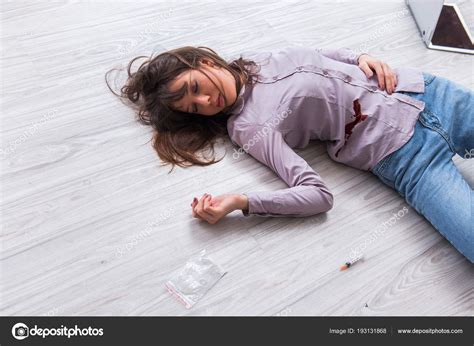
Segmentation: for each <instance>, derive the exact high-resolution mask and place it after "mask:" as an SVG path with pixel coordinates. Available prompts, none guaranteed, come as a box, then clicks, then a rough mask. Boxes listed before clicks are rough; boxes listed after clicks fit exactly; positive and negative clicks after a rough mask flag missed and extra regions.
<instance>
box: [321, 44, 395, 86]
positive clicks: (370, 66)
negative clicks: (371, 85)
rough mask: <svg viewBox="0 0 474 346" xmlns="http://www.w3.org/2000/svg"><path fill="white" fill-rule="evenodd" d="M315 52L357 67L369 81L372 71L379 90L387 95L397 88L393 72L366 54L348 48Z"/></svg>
mask: <svg viewBox="0 0 474 346" xmlns="http://www.w3.org/2000/svg"><path fill="white" fill-rule="evenodd" d="M316 52H318V53H320V54H322V55H324V56H325V57H327V58H330V59H333V60H337V61H340V62H344V63H346V64H353V65H357V66H359V68H360V69H361V70H362V71H363V72H364V73H365V75H366V76H367V78H369V79H370V78H371V77H372V76H373V72H372V71H374V72H375V74H376V75H377V80H378V84H379V88H380V89H381V90H387V93H388V94H391V93H392V92H393V91H394V90H395V87H396V86H397V75H396V74H395V72H394V71H393V70H392V69H391V68H390V67H389V66H388V65H387V64H386V63H384V62H383V61H381V60H379V59H376V58H374V57H372V56H370V55H369V54H368V53H355V52H354V51H352V50H351V49H349V48H316Z"/></svg>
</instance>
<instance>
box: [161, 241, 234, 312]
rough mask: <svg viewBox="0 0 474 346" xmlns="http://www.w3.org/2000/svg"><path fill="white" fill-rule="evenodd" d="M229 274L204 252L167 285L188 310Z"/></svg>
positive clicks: (175, 275)
mask: <svg viewBox="0 0 474 346" xmlns="http://www.w3.org/2000/svg"><path fill="white" fill-rule="evenodd" d="M226 273H227V272H226V271H224V270H223V269H222V268H221V267H220V266H219V265H217V264H216V263H214V262H213V261H212V260H211V259H210V258H209V257H208V256H207V254H206V250H202V251H201V252H200V253H199V255H198V256H195V257H192V258H190V259H189V260H188V261H187V262H186V264H185V265H184V267H183V268H182V269H181V270H179V271H178V272H176V273H175V274H174V275H173V276H172V277H171V278H170V279H169V280H168V281H166V283H165V287H166V288H167V290H168V291H169V292H170V293H171V294H172V295H173V296H174V297H175V298H177V299H178V300H179V301H180V302H181V303H183V304H184V306H185V307H186V308H187V309H190V308H192V307H193V305H194V304H196V303H197V302H198V301H199V299H201V298H202V296H204V294H206V292H207V291H209V289H210V288H211V287H212V286H214V285H215V284H216V283H217V281H219V280H220V279H221V278H222V277H223V276H224V275H225V274H226Z"/></svg>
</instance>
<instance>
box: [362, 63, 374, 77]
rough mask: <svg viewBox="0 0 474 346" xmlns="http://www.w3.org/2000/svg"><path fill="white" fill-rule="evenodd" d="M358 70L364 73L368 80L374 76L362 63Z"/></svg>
mask: <svg viewBox="0 0 474 346" xmlns="http://www.w3.org/2000/svg"><path fill="white" fill-rule="evenodd" d="M359 68H360V69H361V70H362V71H363V72H364V73H365V75H366V76H367V78H370V77H372V76H373V75H374V73H373V72H372V70H371V69H370V67H369V65H368V64H367V63H366V62H365V61H364V62H362V63H361V64H360V65H359Z"/></svg>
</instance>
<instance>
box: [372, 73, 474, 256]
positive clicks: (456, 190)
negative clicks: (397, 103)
mask: <svg viewBox="0 0 474 346" xmlns="http://www.w3.org/2000/svg"><path fill="white" fill-rule="evenodd" d="M423 77H424V81H425V92H424V93H412V92H403V93H404V94H406V95H408V96H410V97H413V98H416V99H418V100H421V101H424V102H425V109H424V110H423V111H422V112H421V113H420V116H419V118H418V121H417V122H416V126H415V132H414V134H413V136H412V137H411V138H410V140H409V141H408V142H407V143H406V144H405V145H403V146H402V147H401V148H399V149H398V150H396V151H394V152H393V153H391V154H389V155H388V156H386V157H384V158H383V159H382V160H381V161H379V162H378V163H377V164H376V165H375V166H374V167H372V169H371V172H372V173H374V174H375V175H376V176H377V177H378V178H379V179H380V180H381V181H382V182H384V183H385V184H387V185H388V186H390V187H392V188H393V189H395V190H396V191H397V192H398V193H399V194H400V195H401V196H402V197H404V198H405V199H406V201H407V202H408V204H409V205H411V206H412V207H413V208H414V209H415V210H416V211H417V212H418V213H420V214H421V215H423V216H424V217H425V218H426V219H427V220H428V221H429V222H430V223H431V224H432V225H433V227H434V228H435V229H436V230H437V231H438V232H439V233H441V234H442V235H443V236H444V237H445V238H446V239H447V240H448V241H449V242H450V243H451V244H452V245H453V246H454V247H455V248H456V249H457V250H458V251H459V252H460V253H462V254H463V255H464V256H465V257H467V259H468V260H469V261H471V262H472V263H474V230H473V228H474V220H473V211H474V205H473V202H474V192H473V190H472V188H471V187H470V186H469V185H468V183H467V182H466V181H465V180H464V178H463V176H462V175H461V174H460V172H459V171H458V169H457V168H456V166H455V165H454V162H453V161H452V158H453V156H454V155H455V154H458V155H460V156H461V157H463V158H465V159H468V158H472V157H473V156H474V93H473V92H472V91H471V90H469V89H467V88H465V87H463V86H461V85H459V84H456V83H454V82H452V81H450V80H448V79H445V78H442V77H440V76H435V75H432V74H429V73H423ZM471 172H472V171H471Z"/></svg>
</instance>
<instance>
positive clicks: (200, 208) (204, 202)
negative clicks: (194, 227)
mask: <svg viewBox="0 0 474 346" xmlns="http://www.w3.org/2000/svg"><path fill="white" fill-rule="evenodd" d="M211 198H212V196H211V195H209V194H207V193H205V194H203V196H202V197H201V200H199V201H197V199H196V198H194V200H193V202H192V203H191V207H192V213H193V217H195V218H198V219H201V220H204V221H207V222H209V223H210V224H214V223H216V221H217V218H216V217H215V216H214V215H213V214H212V213H211V212H210V211H211V208H212V206H211V204H210V202H211Z"/></svg>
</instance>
